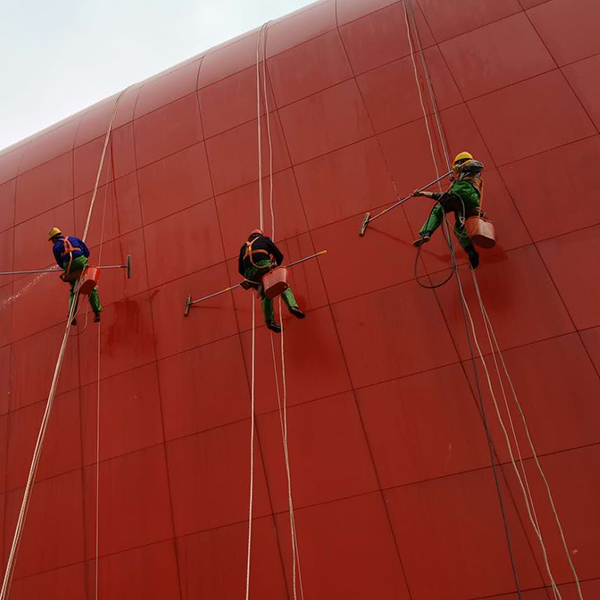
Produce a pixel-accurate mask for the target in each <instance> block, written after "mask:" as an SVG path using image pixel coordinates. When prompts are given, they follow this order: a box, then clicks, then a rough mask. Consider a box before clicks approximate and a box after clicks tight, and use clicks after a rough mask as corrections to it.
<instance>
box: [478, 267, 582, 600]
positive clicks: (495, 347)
mask: <svg viewBox="0 0 600 600" xmlns="http://www.w3.org/2000/svg"><path fill="white" fill-rule="evenodd" d="M473 281H474V283H475V291H476V293H477V298H478V301H479V307H480V309H481V314H482V316H483V319H484V324H485V329H486V333H487V336H488V341H489V343H490V348H492V356H493V357H494V363H495V364H496V369H497V374H498V379H499V380H500V385H501V387H502V393H503V396H504V400H505V404H506V408H507V412H508V414H509V418H510V409H509V407H508V400H507V399H506V394H505V391H504V386H503V384H502V377H501V374H500V370H499V367H498V361H497V360H496V355H498V357H499V358H500V362H501V363H502V368H503V371H504V375H505V376H506V379H507V381H508V384H509V387H510V390H511V392H512V396H513V400H514V402H515V404H516V406H517V409H518V412H519V415H520V417H521V421H522V423H523V427H524V429H525V434H526V436H527V441H528V442H529V447H530V449H531V452H532V455H533V458H534V461H535V464H536V466H537V469H538V471H539V474H540V476H541V478H542V480H543V482H544V486H545V489H546V493H547V495H548V500H549V502H550V506H551V508H552V513H553V515H554V519H555V521H556V525H557V528H558V530H559V533H560V537H561V541H562V545H563V549H564V551H565V556H566V557H567V561H568V563H569V567H570V568H571V572H572V573H573V577H574V579H575V584H576V586H577V592H578V595H579V598H580V599H581V600H583V593H582V590H581V584H580V581H579V577H578V575H577V571H576V569H575V565H574V564H573V561H572V560H571V554H570V552H569V548H568V545H567V541H566V537H565V534H564V530H563V527H562V524H561V521H560V517H559V515H558V511H557V510H556V505H555V503H554V497H553V495H552V491H551V489H550V484H549V483H548V479H547V478H546V475H545V473H544V470H543V469H542V466H541V464H540V461H539V458H538V454H537V451H536V449H535V445H534V443H533V439H532V437H531V432H530V430H529V425H528V424H527V419H526V417H525V412H524V411H523V407H522V406H521V403H520V402H519V399H518V397H517V392H516V390H515V387H514V385H513V382H512V378H511V376H510V373H509V372H508V368H507V366H506V362H505V361H504V355H503V354H502V350H501V349H500V345H499V344H498V340H497V338H496V334H495V332H494V328H493V325H492V321H491V319H490V317H489V315H488V313H487V310H486V308H485V306H484V304H483V298H482V296H481V291H480V289H479V282H478V281H477V276H476V275H475V273H473ZM511 427H512V429H513V435H514V437H515V440H516V433H515V432H514V427H513V425H512V418H511ZM517 448H519V446H518V442H517ZM519 459H520V462H521V466H522V470H523V472H525V467H524V465H523V459H522V458H521V455H520V450H519ZM525 482H526V484H527V489H528V492H529V495H530V497H531V491H530V489H529V485H528V481H527V479H525ZM532 503H533V500H532ZM534 516H535V512H534ZM536 524H537V526H538V530H539V524H538V522H537V518H536Z"/></svg>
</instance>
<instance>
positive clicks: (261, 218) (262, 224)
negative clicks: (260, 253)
mask: <svg viewBox="0 0 600 600" xmlns="http://www.w3.org/2000/svg"><path fill="white" fill-rule="evenodd" d="M264 28H265V25H262V27H261V28H260V30H259V32H258V38H257V39H256V126H257V137H258V214H259V223H260V225H259V228H260V230H261V231H263V230H264V227H265V217H264V208H263V185H262V131H261V122H260V50H261V41H262V36H263V30H264Z"/></svg>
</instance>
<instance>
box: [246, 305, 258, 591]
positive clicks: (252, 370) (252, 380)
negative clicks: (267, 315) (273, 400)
mask: <svg viewBox="0 0 600 600" xmlns="http://www.w3.org/2000/svg"><path fill="white" fill-rule="evenodd" d="M255 372H256V299H255V296H254V294H252V359H251V368H250V373H251V374H250V426H251V431H250V500H249V503H248V504H249V507H248V553H247V558H246V600H248V599H249V598H250V557H251V555H252V513H253V510H252V509H253V504H254V418H255V417H254V402H255V400H254V394H255Z"/></svg>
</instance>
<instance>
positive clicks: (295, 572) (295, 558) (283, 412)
mask: <svg viewBox="0 0 600 600" xmlns="http://www.w3.org/2000/svg"><path fill="white" fill-rule="evenodd" d="M269 23H270V21H267V22H266V23H265V24H264V25H263V26H262V27H261V30H260V34H259V43H260V40H261V38H262V44H261V50H262V57H261V56H259V54H258V51H257V78H259V76H260V70H259V65H258V61H259V60H262V75H263V99H264V105H265V117H266V123H267V138H268V143H269V208H270V211H271V238H272V239H273V240H275V209H274V205H273V140H272V137H271V117H270V113H269V96H268V88H267V67H266V64H267V60H266V54H267V53H266V47H267V32H268V27H269ZM258 89H260V85H258ZM258 106H259V108H258V115H257V118H258V128H259V131H260V120H261V117H260V99H259V104H258ZM260 148H261V147H260V143H259V160H262V157H260ZM261 164H262V163H261ZM259 168H260V167H259ZM260 176H261V177H262V170H261V172H260ZM259 197H260V205H261V210H262V203H263V202H262V179H261V180H260V183H259ZM261 218H262V213H261ZM261 228H262V227H261ZM279 322H280V324H281V369H282V373H281V382H282V388H283V407H282V401H281V393H280V389H279V374H278V371H277V360H276V356H275V345H274V343H273V333H272V332H270V336H269V337H270V341H271V354H272V359H273V370H274V373H275V386H276V389H277V405H278V407H279V420H280V425H281V434H282V440H283V455H284V459H285V468H286V476H287V492H288V508H289V515H290V537H291V544H292V590H293V595H294V600H297V598H298V595H297V581H299V582H300V595H301V597H302V599H304V586H303V583H302V573H301V570H300V560H299V555H298V536H297V533H296V521H295V516H294V501H293V496H292V474H291V467H290V457H289V447H288V432H287V381H286V373H285V343H284V339H285V338H284V328H283V311H282V303H281V297H279Z"/></svg>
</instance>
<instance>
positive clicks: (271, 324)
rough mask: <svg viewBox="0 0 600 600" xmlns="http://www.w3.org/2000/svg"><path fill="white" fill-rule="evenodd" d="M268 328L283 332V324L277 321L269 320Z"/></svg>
mask: <svg viewBox="0 0 600 600" xmlns="http://www.w3.org/2000/svg"><path fill="white" fill-rule="evenodd" d="M267 329H270V330H271V331H274V332H275V333H281V325H278V324H277V323H275V321H267Z"/></svg>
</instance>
